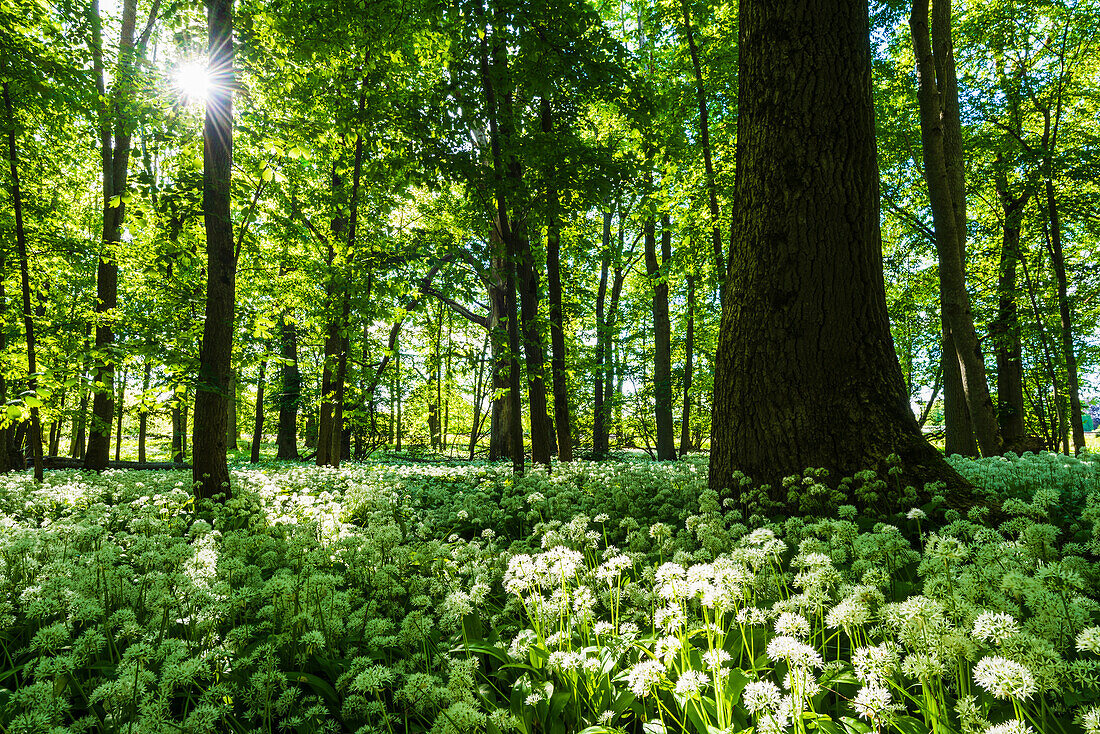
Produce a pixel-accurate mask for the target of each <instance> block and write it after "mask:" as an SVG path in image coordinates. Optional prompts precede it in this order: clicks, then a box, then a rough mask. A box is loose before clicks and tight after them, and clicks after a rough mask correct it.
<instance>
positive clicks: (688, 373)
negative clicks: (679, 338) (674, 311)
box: [680, 275, 695, 457]
mask: <svg viewBox="0 0 1100 734" xmlns="http://www.w3.org/2000/svg"><path fill="white" fill-rule="evenodd" d="M687 281H688V295H687V310H688V312H687V328H686V329H685V334H684V409H683V412H681V414H680V456H681V457H682V456H684V455H685V454H686V453H688V452H689V451H691V378H692V364H691V360H692V356H693V355H692V352H694V350H695V278H694V276H691V275H689V276H688V279H687Z"/></svg>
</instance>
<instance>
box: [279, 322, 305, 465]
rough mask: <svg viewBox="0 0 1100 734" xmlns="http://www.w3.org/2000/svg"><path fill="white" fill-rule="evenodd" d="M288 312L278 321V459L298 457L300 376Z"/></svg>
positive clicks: (295, 334) (293, 328) (294, 329)
mask: <svg viewBox="0 0 1100 734" xmlns="http://www.w3.org/2000/svg"><path fill="white" fill-rule="evenodd" d="M288 317H289V314H288V313H285V312H284V313H283V317H282V319H281V328H280V339H279V357H280V358H281V359H282V367H281V370H282V391H281V392H280V393H279V433H278V436H277V437H276V439H275V444H276V445H277V446H278V447H279V453H278V458H280V459H295V460H296V459H297V458H298V405H299V404H300V403H301V399H302V375H301V373H300V372H299V371H298V326H297V324H296V323H295V322H294V321H291V320H290V319H289V318H288Z"/></svg>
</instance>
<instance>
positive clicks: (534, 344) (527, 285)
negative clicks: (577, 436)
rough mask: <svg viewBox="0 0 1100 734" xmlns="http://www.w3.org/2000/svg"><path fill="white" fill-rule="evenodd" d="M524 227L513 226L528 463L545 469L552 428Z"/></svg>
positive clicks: (535, 288) (533, 277)
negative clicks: (527, 419) (527, 420)
mask: <svg viewBox="0 0 1100 734" xmlns="http://www.w3.org/2000/svg"><path fill="white" fill-rule="evenodd" d="M526 229H527V228H526V223H525V222H521V223H519V224H518V225H517V224H515V223H513V226H512V230H513V236H514V237H515V239H516V245H517V250H518V253H519V262H518V263H517V270H518V271H519V273H518V275H519V277H518V278H517V280H518V282H519V294H520V302H521V303H520V309H521V312H520V318H521V320H522V322H523V355H524V359H525V360H526V363H527V402H528V405H529V410H530V417H531V461H532V462H534V463H536V464H543V465H544V466H549V464H550V453H551V452H550V439H551V436H552V435H553V429H554V427H553V425H552V424H551V422H550V415H549V413H548V412H547V405H546V377H545V374H546V350H545V348H544V347H543V342H542V330H541V329H540V328H539V321H538V311H539V274H538V270H537V269H536V267H535V255H534V253H533V252H532V250H531V240H530V238H529V237H528V236H527V232H526Z"/></svg>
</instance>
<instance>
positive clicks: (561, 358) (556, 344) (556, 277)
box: [541, 97, 573, 461]
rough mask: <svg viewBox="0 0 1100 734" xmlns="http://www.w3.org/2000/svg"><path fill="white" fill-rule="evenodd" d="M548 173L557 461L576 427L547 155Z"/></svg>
mask: <svg viewBox="0 0 1100 734" xmlns="http://www.w3.org/2000/svg"><path fill="white" fill-rule="evenodd" d="M541 105H542V110H541V112H542V131H543V132H544V133H546V134H547V135H553V133H554V118H553V110H552V109H551V106H550V100H549V98H547V97H543V98H542V102H541ZM548 160H549V163H548V164H547V172H546V181H547V185H546V199H547V208H548V215H547V222H546V281H547V289H548V291H549V293H548V295H549V298H550V350H551V357H550V375H551V382H552V386H553V390H554V429H555V431H556V433H557V438H558V461H572V460H573V429H572V420H571V418H570V415H569V379H568V376H567V375H566V373H565V328H564V323H563V312H562V306H561V301H562V294H561V224H560V221H559V214H558V187H557V182H556V179H555V176H556V175H557V173H556V169H555V166H554V163H553V159H552V158H548Z"/></svg>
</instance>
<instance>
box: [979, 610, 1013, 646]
mask: <svg viewBox="0 0 1100 734" xmlns="http://www.w3.org/2000/svg"><path fill="white" fill-rule="evenodd" d="M1019 631H1020V625H1019V624H1018V623H1017V622H1016V619H1015V618H1014V617H1012V616H1011V615H1008V614H1005V613H1003V612H982V613H981V614H979V615H978V618H977V619H975V620H974V636H975V637H977V638H978V639H979V640H985V641H986V642H992V643H994V644H997V645H1000V644H1001V643H1003V642H1004V641H1005V640H1007V639H1008V638H1009V637H1012V636H1013V635H1015V634H1016V633H1017V632H1019Z"/></svg>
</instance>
